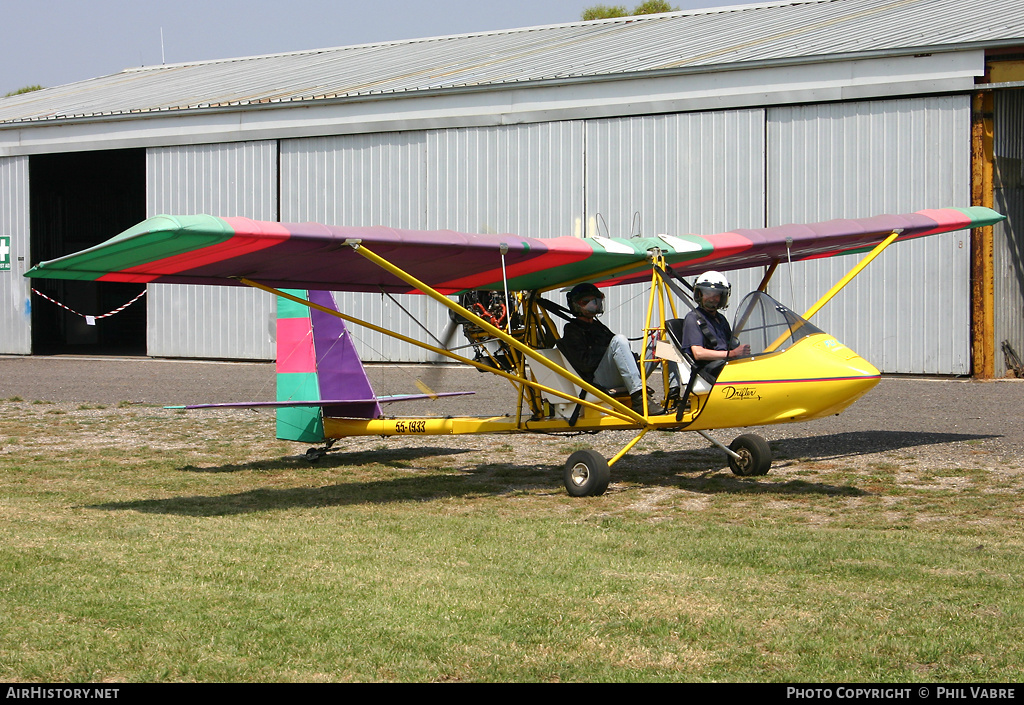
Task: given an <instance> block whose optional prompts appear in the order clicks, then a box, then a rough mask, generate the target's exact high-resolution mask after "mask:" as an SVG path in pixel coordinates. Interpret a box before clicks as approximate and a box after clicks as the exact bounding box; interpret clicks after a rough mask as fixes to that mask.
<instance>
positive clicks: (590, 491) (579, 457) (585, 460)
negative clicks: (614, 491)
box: [563, 450, 612, 497]
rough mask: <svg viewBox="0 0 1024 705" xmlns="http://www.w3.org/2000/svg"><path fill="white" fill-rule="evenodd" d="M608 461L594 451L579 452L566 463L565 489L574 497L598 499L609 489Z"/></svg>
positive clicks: (610, 473)
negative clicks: (597, 497)
mask: <svg viewBox="0 0 1024 705" xmlns="http://www.w3.org/2000/svg"><path fill="white" fill-rule="evenodd" d="M611 475H612V472H611V470H610V469H609V467H608V461H607V460H605V459H604V457H602V456H601V454H600V453H598V452H597V451H593V450H578V451H576V452H575V453H573V454H572V455H570V456H569V460H567V461H566V463H565V472H564V474H563V479H564V480H565V489H566V490H568V492H569V495H570V496H572V497H596V496H598V495H602V494H604V492H605V490H607V489H608V481H609V480H610V479H611Z"/></svg>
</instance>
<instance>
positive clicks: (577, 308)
mask: <svg viewBox="0 0 1024 705" xmlns="http://www.w3.org/2000/svg"><path fill="white" fill-rule="evenodd" d="M567 299H568V303H569V310H570V311H571V312H572V314H573V315H574V316H575V318H574V319H573V320H571V321H569V322H568V323H566V324H565V329H564V331H563V334H562V339H561V340H560V341H558V349H559V350H561V351H562V354H563V355H564V356H565V359H566V360H568V361H569V364H570V365H572V366H573V368H574V369H575V370H576V372H578V373H579V375H580V377H582V378H583V379H584V380H586V381H587V382H590V383H591V384H594V385H596V386H598V387H602V388H604V389H613V388H622V387H624V388H625V389H626V390H627V391H628V392H629V396H630V402H631V405H632V407H633V410H634V411H636V412H637V413H640V414H642V413H643V403H644V385H643V380H642V379H641V377H640V368H639V367H637V364H636V358H635V357H633V351H632V350H631V349H630V347H629V341H628V340H627V339H626V337H625V336H623V335H616V334H615V333H612V332H611V331H610V330H609V329H608V327H607V326H605V325H604V324H603V323H601V322H600V321H598V320H597V317H598V316H600V315H601V314H602V313H604V294H603V293H601V290H600V289H598V288H597V287H596V286H594V285H593V284H590V283H584V284H577V285H576V286H574V287H573V288H572V290H571V291H570V292H569V294H568V296H567ZM652 407H653V403H652V402H648V409H650V408H652Z"/></svg>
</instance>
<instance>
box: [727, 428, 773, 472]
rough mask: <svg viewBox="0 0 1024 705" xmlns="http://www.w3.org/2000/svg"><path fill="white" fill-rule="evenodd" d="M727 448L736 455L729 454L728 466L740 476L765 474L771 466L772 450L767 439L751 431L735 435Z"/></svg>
mask: <svg viewBox="0 0 1024 705" xmlns="http://www.w3.org/2000/svg"><path fill="white" fill-rule="evenodd" d="M729 450H731V451H732V452H733V453H735V454H736V456H737V457H733V456H732V455H730V456H729V467H730V468H731V469H732V471H733V473H735V474H736V475H740V476H742V477H750V476H753V475H767V474H768V470H769V469H771V466H772V450H771V448H769V447H768V441H766V440H765V439H763V438H761V437H760V436H758V435H755V434H753V433H745V434H743V435H742V436H737V437H736V439H735V440H734V441H733V442H732V443H730V444H729Z"/></svg>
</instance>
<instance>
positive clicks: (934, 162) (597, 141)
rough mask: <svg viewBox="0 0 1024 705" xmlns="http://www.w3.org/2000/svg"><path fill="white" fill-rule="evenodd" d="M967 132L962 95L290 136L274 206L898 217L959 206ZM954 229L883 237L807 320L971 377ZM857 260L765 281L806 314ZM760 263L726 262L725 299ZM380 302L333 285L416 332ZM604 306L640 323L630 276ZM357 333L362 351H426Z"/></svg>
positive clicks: (541, 229) (481, 221) (632, 225)
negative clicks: (885, 241)
mask: <svg viewBox="0 0 1024 705" xmlns="http://www.w3.org/2000/svg"><path fill="white" fill-rule="evenodd" d="M969 145H970V105H969V99H968V98H967V97H965V96H953V97H935V98H919V99H906V100H887V101H865V102H856V103H835V104H821V105H809V106H799V107H784V108H773V109H770V110H768V111H764V110H761V109H753V110H735V111H716V112H702V113H686V114H670V115H657V116H641V117H633V118H614V119H600V120H590V121H570V122H556V123H540V124H531V125H511V126H500V127H487V128H453V129H450V130H435V131H425V132H402V133H382V134H371V135H354V136H339V137H330V138H311V139H296V140H288V141H285V142H283V143H282V146H281V175H282V184H281V194H282V195H281V199H282V202H281V216H282V219H283V220H314V221H321V222H326V223H335V224H347V225H374V224H381V225H389V226H392V227H410V228H428V229H430V228H452V229H456V230H463V231H468V232H502V231H508V232H516V233H520V234H527V235H534V236H540V237H548V236H554V235H561V234H567V233H579V232H581V231H587V232H590V233H593V232H598V233H600V234H610V235H613V236H615V235H629V234H632V233H635V232H642V233H643V234H645V235H648V234H658V233H662V232H667V233H680V232H697V233H709V232H719V231H722V230H727V229H731V228H736V227H761V226H765V225H778V224H783V223H788V222H808V221H816V220H828V219H830V218H838V217H861V216H867V215H875V214H878V213H904V212H911V211H914V210H919V209H921V208H932V207H942V206H949V205H965V204H967V203H969V193H970V190H969V178H970V169H969V159H970V154H969ZM966 238H967V234H966V233H957V234H952V235H944V236H938V237H935V238H929V239H927V240H924V241H921V242H917V243H907V244H901V245H900V246H898V247H895V248H893V249H892V250H890V251H889V252H887V253H886V255H885V256H884V257H883V258H882V260H881V261H879V262H877V263H876V264H875V265H874V266H873V267H872V268H869V270H868V271H867V272H865V273H864V274H862V275H861V277H860V278H859V280H858V281H857V282H855V284H853V285H851V286H850V287H849V288H848V290H847V291H845V292H843V293H842V294H840V296H839V297H837V298H836V299H835V300H833V302H832V303H831V304H829V306H828V307H826V309H825V310H823V311H822V312H821V313H820V314H819V315H818V316H817V318H816V322H817V323H819V324H820V325H821V326H822V327H823V328H825V329H826V330H829V331H830V332H833V333H835V334H836V335H837V336H838V337H840V338H841V339H842V340H843V341H844V342H846V343H847V344H849V345H850V346H851V347H853V348H854V349H855V350H857V351H858V352H860V353H861V354H862V355H864V356H865V357H867V358H868V359H870V360H872V361H873V362H875V363H876V364H877V365H878V366H879V367H880V368H881V369H883V370H885V371H887V372H905V373H933V374H966V373H969V372H970V339H969V336H970V326H969V320H968V310H969V307H968V302H969V256H970V250H969V247H968V242H967V240H966ZM855 261H856V259H855V257H848V258H839V259H835V260H828V261H822V262H814V263H807V264H801V265H796V266H794V267H793V271H792V275H791V274H790V272H789V271H788V270H787V268H786V267H783V268H782V269H780V271H779V273H778V274H777V275H776V279H775V282H774V283H773V286H774V290H773V293H775V294H776V295H777V296H778V297H779V298H780V299H781V300H783V301H786V302H790V301H793V300H794V299H795V301H794V308H796V309H798V310H803V309H805V308H807V307H809V306H810V304H811V303H813V302H814V300H816V299H817V297H818V296H819V295H820V294H821V293H823V292H824V291H826V290H827V289H828V287H829V286H831V284H832V283H834V282H835V281H836V280H838V278H840V277H841V276H842V274H844V273H845V272H846V271H847V270H848V269H849V267H850V266H852V264H853V263H854V262H855ZM761 274H762V272H761V271H760V270H758V271H750V272H735V273H733V274H731V275H730V278H731V279H732V280H733V282H734V289H735V291H736V293H737V295H741V294H742V293H745V292H746V291H748V290H749V289H751V288H753V286H755V285H756V283H757V281H758V280H759V279H760V277H761ZM556 296H557V295H556ZM384 302H385V300H384V299H383V297H381V296H380V295H368V294H359V295H357V294H343V295H341V296H340V297H339V303H340V304H341V305H342V307H343V308H345V309H346V310H348V311H352V312H356V313H355V315H361V316H365V317H367V318H369V319H370V320H372V321H373V322H376V323H380V322H382V321H384V320H386V321H387V322H388V323H389V325H391V326H394V327H395V328H396V329H397V330H398V331H399V332H401V333H404V334H407V335H411V336H413V337H417V338H421V339H427V336H426V334H425V333H424V332H423V331H422V329H421V328H420V327H419V326H418V325H417V324H416V323H415V322H413V321H412V320H411V318H410V316H409V315H407V314H405V313H402V312H400V311H398V309H396V307H395V306H394V305H393V304H390V302H388V305H387V306H385V305H384ZM609 303H610V305H609V315H608V317H607V322H608V324H609V325H610V326H611V327H612V328H613V329H616V330H622V331H631V332H636V331H638V330H639V328H640V326H641V325H642V323H641V322H642V316H643V311H644V307H645V305H646V301H645V300H644V298H643V296H642V287H635V288H634V289H628V290H623V291H621V292H618V291H617V292H615V295H614V297H613V300H612V301H610V302H609ZM402 304H403V305H404V306H406V308H408V309H409V311H410V312H411V314H412V316H413V317H415V318H416V319H417V320H418V321H420V322H422V323H423V325H424V326H425V327H426V328H428V329H429V330H430V331H432V332H434V334H435V335H439V334H440V333H439V332H440V331H443V330H444V328H445V327H446V325H447V318H446V317H445V315H444V312H442V311H440V310H439V307H436V306H434V305H432V304H431V302H429V301H426V300H425V299H424V298H422V297H404V298H403V300H402ZM396 311H398V312H397V313H395V312H396ZM361 338H362V345H363V349H362V353H363V355H364V356H365V358H366V359H367V360H423V359H426V357H427V355H426V354H425V353H423V352H422V351H419V350H417V349H415V348H411V347H409V346H405V345H402V344H398V343H396V342H395V341H393V340H390V339H388V338H386V337H385V336H380V335H377V334H373V333H369V332H366V331H364V332H363V333H362V334H361Z"/></svg>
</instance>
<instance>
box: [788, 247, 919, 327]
mask: <svg viewBox="0 0 1024 705" xmlns="http://www.w3.org/2000/svg"><path fill="white" fill-rule="evenodd" d="M902 232H903V229H902V228H896V229H895V230H893V231H892V233H891V234H890V235H889V237H887V238H885V239H884V240H882V241H881V242H880V243H878V244H877V245H875V249H873V250H871V252H869V253H868V255H867V257H865V258H864V259H862V260H861V261H860V262H858V263H857V264H856V266H855V267H854V268H853V269H851V270H850V271H849V272H847V273H846V276H845V277H843V278H842V279H840V280H839V281H838V282H836V283H835V286H833V287H832V288H831V289H829V290H828V293H826V294H825V295H824V296H822V297H821V298H820V299H818V302H817V303H816V304H814V305H813V306H811V307H810V308H809V309H807V312H806V313H804V315H803V317H804V318H805V319H806V320H810V319H811V316H813V315H814V314H816V313H817V312H818V311H820V310H821V309H822V307H824V306H825V304H827V303H828V302H829V301H831V300H832V297H834V296H835V295H836V294H838V293H839V292H840V291H842V289H843V287H845V286H846V285H847V284H849V283H850V282H851V281H853V278H854V277H855V276H857V275H858V274H860V273H861V271H862V270H863V269H864V268H865V267H867V266H868V265H869V264H871V262H872V261H873V260H874V259H875V257H878V255H880V254H882V250H884V249H885V248H886V247H888V246H889V245H891V244H892V242H893V241H894V240H895V239H896V238H898V237H899V236H900V233H902Z"/></svg>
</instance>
